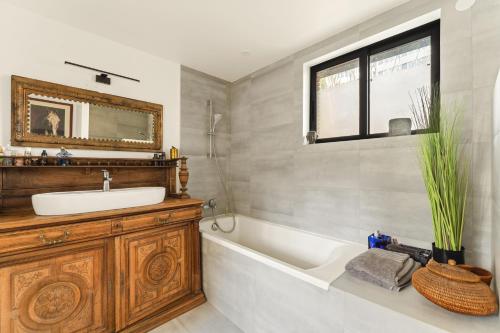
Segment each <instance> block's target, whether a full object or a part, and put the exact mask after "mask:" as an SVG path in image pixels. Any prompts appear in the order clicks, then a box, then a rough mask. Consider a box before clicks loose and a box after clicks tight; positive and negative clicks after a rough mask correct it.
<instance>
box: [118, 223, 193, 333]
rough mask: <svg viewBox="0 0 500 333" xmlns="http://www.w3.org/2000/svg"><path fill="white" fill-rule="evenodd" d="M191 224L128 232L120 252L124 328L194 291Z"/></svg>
mask: <svg viewBox="0 0 500 333" xmlns="http://www.w3.org/2000/svg"><path fill="white" fill-rule="evenodd" d="M190 239H191V237H190V224H189V223H183V224H180V225H175V226H172V227H162V228H158V229H152V230H147V231H141V232H136V233H132V234H127V235H124V236H121V237H119V238H117V239H116V242H117V243H118V244H117V246H118V252H119V253H120V255H119V256H120V257H119V260H120V263H119V265H120V299H121V302H120V304H119V306H120V309H119V311H120V318H121V322H120V323H119V324H120V326H119V327H120V328H122V327H125V326H129V325H130V324H133V323H134V322H136V321H138V320H140V319H142V318H144V317H146V316H148V315H150V314H152V313H154V312H156V311H158V309H161V308H163V307H165V306H166V305H168V304H170V303H173V302H174V301H176V300H178V299H179V298H181V297H182V296H185V295H187V294H189V293H190V292H191V281H190V279H189V277H190V270H191V258H190V257H191V256H190V248H192V244H189V243H190Z"/></svg>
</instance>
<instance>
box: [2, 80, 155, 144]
mask: <svg viewBox="0 0 500 333" xmlns="http://www.w3.org/2000/svg"><path fill="white" fill-rule="evenodd" d="M12 92H13V115H14V117H13V119H12V129H13V131H12V142H13V144H14V145H20V146H35V147H36V146H41V147H45V146H57V147H60V146H65V147H69V148H86V149H111V150H131V151H157V150H161V147H162V136H163V135H162V112H163V107H162V106H161V105H158V104H153V103H148V102H143V101H137V100H133V99H128V98H124V97H118V96H113V95H107V94H102V93H98V92H94V91H90V90H84V89H79V88H73V87H68V86H63V85H59V84H55V83H50V82H44V81H39V80H33V79H28V78H22V77H19V76H13V77H12Z"/></svg>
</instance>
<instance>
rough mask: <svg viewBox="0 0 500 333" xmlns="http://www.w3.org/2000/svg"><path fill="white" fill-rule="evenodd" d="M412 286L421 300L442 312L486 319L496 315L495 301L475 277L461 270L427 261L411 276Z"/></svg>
mask: <svg viewBox="0 0 500 333" xmlns="http://www.w3.org/2000/svg"><path fill="white" fill-rule="evenodd" d="M412 283H413V287H414V288H415V289H416V290H417V291H418V292H419V293H421V294H422V295H423V296H424V297H425V298H427V299H428V300H430V301H431V302H433V303H434V304H437V305H439V306H441V307H443V308H445V309H446V310H449V311H453V312H458V313H463V314H468V315H474V316H487V315H491V314H494V313H496V312H497V310H498V306H497V299H496V296H495V294H494V293H493V292H492V291H491V289H490V288H489V287H488V286H487V285H486V284H485V283H484V282H481V280H480V279H479V277H478V276H477V275H475V274H473V273H471V272H468V271H466V270H464V269H462V268H459V267H456V266H455V263H454V262H453V261H452V260H450V262H449V264H448V265H446V264H438V263H437V262H435V261H434V260H432V259H431V260H430V261H429V263H428V264H427V266H425V267H424V268H421V269H419V270H418V271H416V272H415V273H414V274H413V277H412Z"/></svg>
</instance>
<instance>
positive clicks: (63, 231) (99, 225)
mask: <svg viewBox="0 0 500 333" xmlns="http://www.w3.org/2000/svg"><path fill="white" fill-rule="evenodd" d="M110 234H111V221H110V220H102V221H98V222H86V223H76V224H71V225H62V226H57V227H49V228H39V229H34V230H26V231H17V232H12V233H5V234H0V254H1V253H6V252H14V251H20V250H27V249H31V248H37V247H49V246H53V245H57V244H62V243H67V242H73V241H77V240H83V239H91V238H98V237H105V236H108V235H110Z"/></svg>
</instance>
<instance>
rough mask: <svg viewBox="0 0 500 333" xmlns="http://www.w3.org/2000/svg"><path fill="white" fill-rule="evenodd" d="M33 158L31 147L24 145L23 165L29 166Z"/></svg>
mask: <svg viewBox="0 0 500 333" xmlns="http://www.w3.org/2000/svg"><path fill="white" fill-rule="evenodd" d="M32 161H33V158H32V157H31V147H26V148H25V149H24V165H26V166H30V165H31V164H32Z"/></svg>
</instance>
